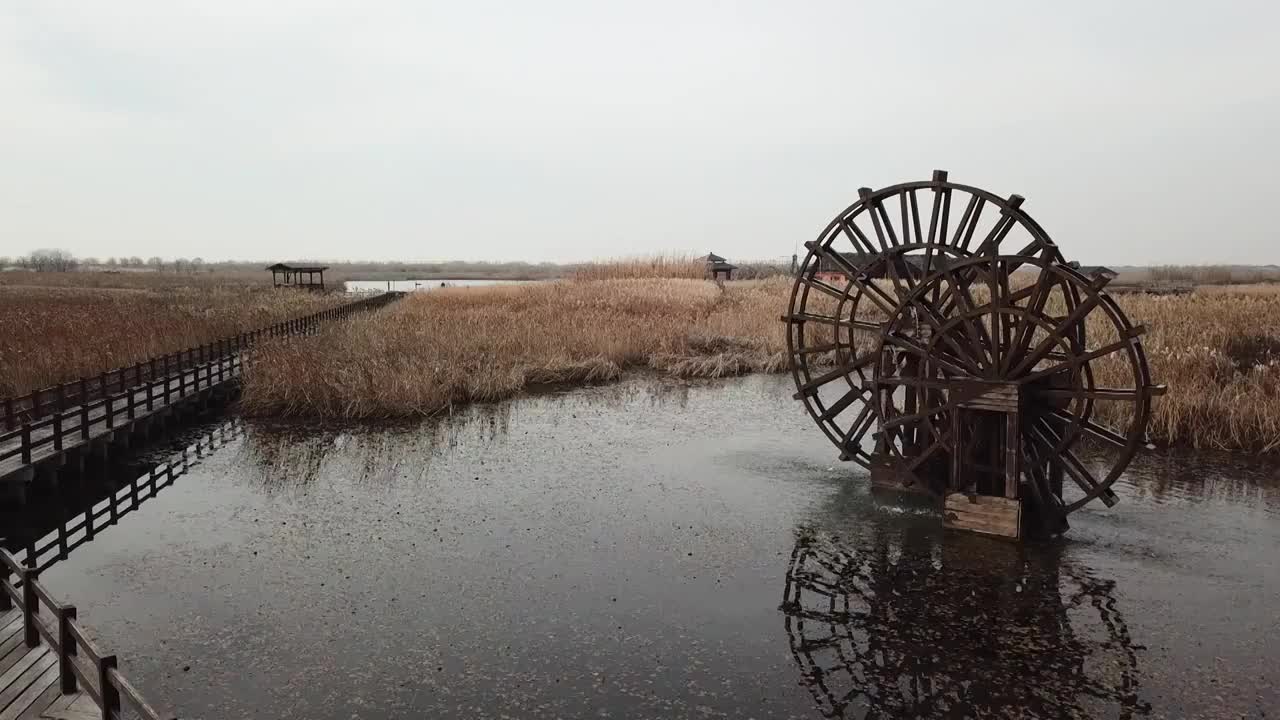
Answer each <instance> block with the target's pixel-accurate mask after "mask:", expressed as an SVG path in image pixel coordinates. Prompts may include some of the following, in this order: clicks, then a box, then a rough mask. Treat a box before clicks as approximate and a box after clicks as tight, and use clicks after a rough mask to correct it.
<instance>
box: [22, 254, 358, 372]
mask: <svg viewBox="0 0 1280 720" xmlns="http://www.w3.org/2000/svg"><path fill="white" fill-rule="evenodd" d="M88 274H89V273H48V274H47V275H88ZM345 299H346V298H344V297H343V296H341V295H323V294H316V293H309V292H305V291H300V290H286V289H280V290H273V289H271V288H265V289H263V288H250V287H237V288H233V289H232V288H218V287H205V288H164V289H154V290H143V289H119V288H117V289H109V290H108V289H85V288H74V287H36V286H21V285H19V286H11V285H3V286H0V396H11V395H21V394H25V393H27V392H30V391H32V390H36V389H38V388H43V387H48V386H50V385H54V384H56V383H60V382H68V381H71V380H75V379H76V378H79V377H84V376H91V375H96V374H97V373H100V372H103V371H105V370H110V369H113V368H117V367H121V366H124V365H129V364H132V363H135V362H141V361H143V360H146V359H147V358H150V357H153V356H156V355H161V354H164V353H168V352H174V351H176V350H181V349H184V348H187V347H191V346H194V345H198V344H200V343H205V342H210V341H212V340H216V339H219V338H223V337H226V336H229V335H233V334H235V333H238V332H242V331H244V330H249V329H254V328H257V327H261V326H265V325H269V324H271V323H273V322H278V321H280V320H284V319H287V318H292V317H299V316H302V315H306V314H308V313H311V312H315V311H316V310H319V309H321V308H324V307H331V306H333V305H336V304H340V303H341V302H343V301H344V300H345Z"/></svg>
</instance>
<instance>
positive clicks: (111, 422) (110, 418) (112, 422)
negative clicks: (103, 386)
mask: <svg viewBox="0 0 1280 720" xmlns="http://www.w3.org/2000/svg"><path fill="white" fill-rule="evenodd" d="M111 404H112V397H111V393H107V396H106V397H105V398H104V399H103V405H102V407H103V409H104V410H106V413H107V415H106V417H107V427H108V428H113V427H115V426H116V414H115V412H114V411H113V409H112V407H111Z"/></svg>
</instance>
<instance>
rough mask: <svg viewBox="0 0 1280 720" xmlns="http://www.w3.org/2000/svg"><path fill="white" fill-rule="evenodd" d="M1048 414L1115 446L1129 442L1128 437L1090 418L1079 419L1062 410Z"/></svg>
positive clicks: (1125, 444)
mask: <svg viewBox="0 0 1280 720" xmlns="http://www.w3.org/2000/svg"><path fill="white" fill-rule="evenodd" d="M1049 415H1050V416H1051V417H1054V418H1057V419H1059V420H1062V421H1063V422H1066V423H1070V424H1073V425H1075V426H1076V427H1079V428H1081V429H1083V430H1084V431H1086V432H1088V433H1089V434H1090V435H1093V436H1094V437H1096V438H1098V439H1099V440H1102V441H1104V442H1107V443H1110V444H1112V445H1115V446H1116V447H1126V446H1127V445H1128V444H1129V439H1128V438H1126V437H1125V436H1124V435H1121V434H1120V433H1118V432H1116V431H1115V430H1112V429H1111V428H1109V427H1106V426H1104V425H1100V424H1098V423H1096V422H1094V421H1092V420H1080V419H1078V418H1076V417H1074V416H1072V415H1071V414H1069V413H1066V412H1063V411H1062V410H1054V411H1053V412H1050V413H1049Z"/></svg>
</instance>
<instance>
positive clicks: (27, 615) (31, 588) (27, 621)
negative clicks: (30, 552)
mask: <svg viewBox="0 0 1280 720" xmlns="http://www.w3.org/2000/svg"><path fill="white" fill-rule="evenodd" d="M37 577H39V573H38V572H36V571H35V570H33V569H32V568H23V569H22V633H23V635H22V638H23V642H25V643H26V644H27V647H29V648H33V647H35V646H37V645H39V644H40V629H39V628H37V627H36V623H37V622H39V621H38V620H36V614H37V613H39V612H40V604H39V603H40V598H39V596H38V595H36V578H37Z"/></svg>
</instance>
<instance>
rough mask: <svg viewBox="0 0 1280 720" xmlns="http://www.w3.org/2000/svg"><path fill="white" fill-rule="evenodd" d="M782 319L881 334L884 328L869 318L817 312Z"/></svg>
mask: <svg viewBox="0 0 1280 720" xmlns="http://www.w3.org/2000/svg"><path fill="white" fill-rule="evenodd" d="M782 319H783V320H784V321H785V322H789V323H792V324H794V325H798V324H801V323H807V322H816V323H823V324H825V325H831V326H833V327H844V328H849V329H851V330H865V331H867V332H869V333H874V334H876V335H879V334H880V332H881V331H882V330H883V329H884V325H882V324H881V323H874V322H869V321H867V320H855V319H854V318H839V317H835V316H833V315H817V314H815V313H805V312H801V313H792V314H790V315H783V316H782Z"/></svg>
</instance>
